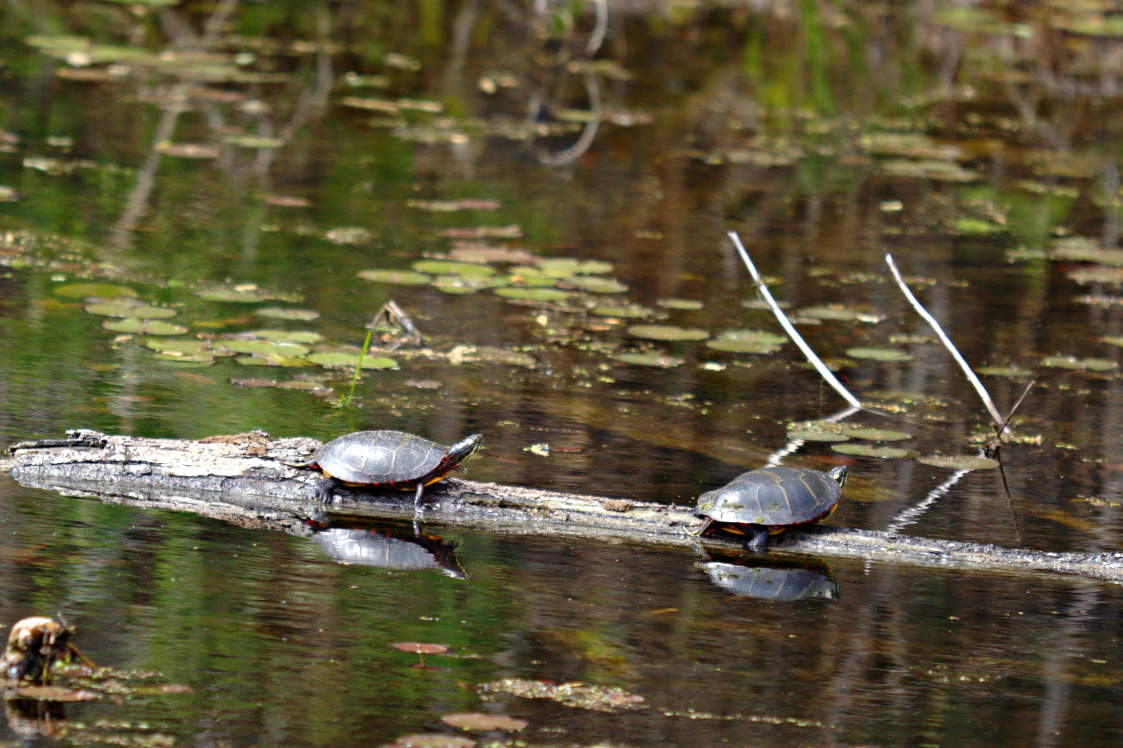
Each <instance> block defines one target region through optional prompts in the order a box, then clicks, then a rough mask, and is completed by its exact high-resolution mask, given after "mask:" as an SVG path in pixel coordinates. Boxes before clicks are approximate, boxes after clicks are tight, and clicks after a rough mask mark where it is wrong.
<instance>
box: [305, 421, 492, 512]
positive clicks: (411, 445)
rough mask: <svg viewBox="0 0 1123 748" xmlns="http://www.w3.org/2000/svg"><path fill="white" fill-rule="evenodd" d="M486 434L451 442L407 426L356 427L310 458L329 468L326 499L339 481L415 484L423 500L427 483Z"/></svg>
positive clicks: (392, 485) (417, 497) (312, 463)
mask: <svg viewBox="0 0 1123 748" xmlns="http://www.w3.org/2000/svg"><path fill="white" fill-rule="evenodd" d="M482 441H483V436H481V435H480V434H472V435H471V436H469V437H466V438H464V439H461V440H460V441H458V442H457V443H456V444H453V445H452V446H451V447H446V446H445V445H443V444H437V443H436V442H431V441H429V440H428V439H422V438H421V437H420V436H415V435H414V434H407V433H405V432H402V431H356V432H354V433H351V434H344V435H343V436H340V437H338V438H336V439H332V440H331V441H330V442H328V443H327V444H324V445H323V446H321V447H320V448H319V449H317V450H316V454H315V455H314V456H313V457H312V460H311V461H310V462H306V463H304V464H302V465H298V466H297V467H318V468H319V469H320V470H322V471H323V472H324V476H325V478H324V482H323V483H322V484H321V485H320V498H321V500H322V501H323V502H324V503H327V502H328V501H329V499H330V496H331V490H332V489H333V488H334V487H336V486H337V485H339V484H340V483H344V484H348V485H358V486H375V487H377V488H416V490H417V493H416V494H415V496H414V500H415V501H421V494H422V492H424V490H425V486H428V485H429V484H430V483H436V482H437V481H439V480H440V479H441V478H444V477H445V475H447V474H448V473H449V472H450V471H451V470H452V469H453V468H455V467H456V466H457V465H459V464H460V463H461V462H463V461H464V460H466V459H468V458H469V457H471V456H472V454H473V453H474V452H475V451H476V450H477V449H479V448H480V443H481V442H482Z"/></svg>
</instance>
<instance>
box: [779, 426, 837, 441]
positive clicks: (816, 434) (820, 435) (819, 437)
mask: <svg viewBox="0 0 1123 748" xmlns="http://www.w3.org/2000/svg"><path fill="white" fill-rule="evenodd" d="M788 438H789V439H799V440H801V441H805V442H845V441H849V440H850V437H849V436H847V435H846V434H842V433H839V432H837V431H816V430H814V429H793V430H791V431H789V432H788Z"/></svg>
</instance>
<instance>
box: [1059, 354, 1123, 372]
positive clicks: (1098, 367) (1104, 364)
mask: <svg viewBox="0 0 1123 748" xmlns="http://www.w3.org/2000/svg"><path fill="white" fill-rule="evenodd" d="M1041 365H1042V366H1051V367H1054V368H1057V369H1075V370H1078V371H1110V370H1112V369H1118V368H1119V364H1118V362H1116V361H1109V360H1108V359H1105V358H1076V357H1075V356H1047V357H1045V358H1043V359H1041Z"/></svg>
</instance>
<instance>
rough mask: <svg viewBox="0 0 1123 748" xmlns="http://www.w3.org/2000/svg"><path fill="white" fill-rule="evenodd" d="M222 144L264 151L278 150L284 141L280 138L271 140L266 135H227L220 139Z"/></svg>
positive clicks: (271, 138)
mask: <svg viewBox="0 0 1123 748" xmlns="http://www.w3.org/2000/svg"><path fill="white" fill-rule="evenodd" d="M222 142H223V143H226V144H227V145H234V146H237V147H239V148H248V149H252V150H265V149H269V148H280V147H281V146H283V145H284V144H285V141H284V140H282V139H280V138H273V137H269V136H267V135H248V134H245V135H227V136H226V137H224V138H223V139H222Z"/></svg>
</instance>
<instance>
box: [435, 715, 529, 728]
mask: <svg viewBox="0 0 1123 748" xmlns="http://www.w3.org/2000/svg"><path fill="white" fill-rule="evenodd" d="M441 722H444V723H445V724H446V725H451V726H452V727H459V728H460V729H461V730H480V731H483V732H487V731H490V730H511V731H517V730H521V729H523V728H524V727H526V726H527V725H528V724H529V723H528V722H527V721H526V720H524V719H515V718H514V717H508V716H507V715H505V714H484V713H482V712H459V713H457V714H446V715H444V716H443V717H441Z"/></svg>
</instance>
